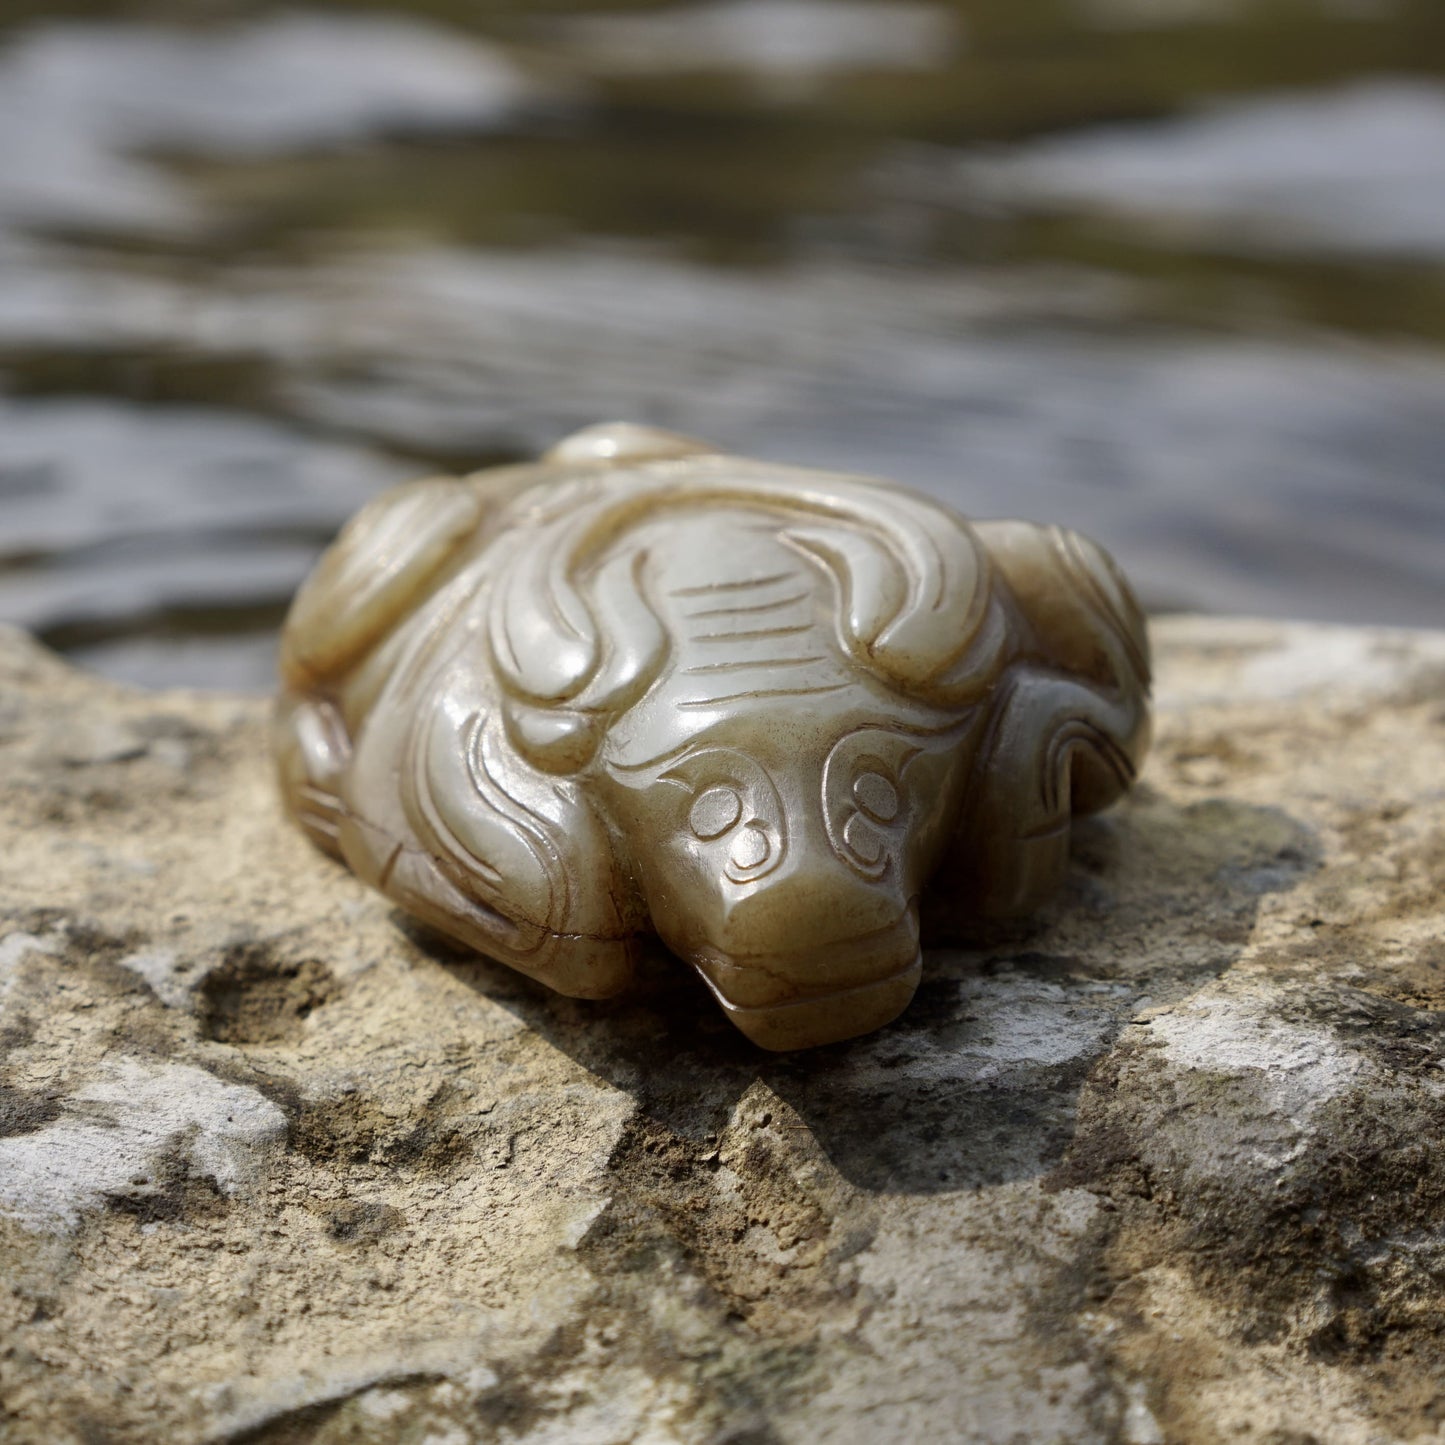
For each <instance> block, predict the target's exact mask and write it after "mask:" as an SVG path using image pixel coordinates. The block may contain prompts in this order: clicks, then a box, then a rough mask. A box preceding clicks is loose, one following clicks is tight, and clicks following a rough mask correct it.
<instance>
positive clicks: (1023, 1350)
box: [0, 618, 1445, 1445]
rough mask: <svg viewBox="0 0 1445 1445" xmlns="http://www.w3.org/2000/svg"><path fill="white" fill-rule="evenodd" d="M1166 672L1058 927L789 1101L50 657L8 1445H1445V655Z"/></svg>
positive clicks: (138, 702) (0, 636)
mask: <svg viewBox="0 0 1445 1445" xmlns="http://www.w3.org/2000/svg"><path fill="white" fill-rule="evenodd" d="M1153 630H1154V641H1155V648H1156V655H1157V661H1158V674H1159V688H1158V699H1159V705H1160V714H1159V726H1158V737H1157V741H1156V745H1155V750H1154V752H1153V754H1152V755H1151V758H1150V760H1149V762H1148V764H1147V766H1146V768H1145V771H1144V774H1143V777H1142V780H1141V784H1140V786H1139V788H1138V790H1137V791H1136V793H1135V795H1134V796H1133V797H1132V798H1131V799H1130V800H1129V801H1127V802H1126V803H1124V804H1123V805H1121V806H1120V807H1119V808H1117V809H1115V810H1114V811H1112V812H1110V813H1108V814H1106V815H1104V816H1103V817H1102V818H1100V819H1097V820H1095V821H1093V822H1091V823H1090V824H1088V825H1087V826H1086V827H1084V828H1083V829H1081V831H1080V834H1079V836H1078V838H1077V840H1076V844H1075V847H1074V850H1073V856H1072V861H1071V866H1070V872H1069V876H1068V880H1067V883H1066V885H1065V888H1064V890H1063V893H1062V895H1061V896H1060V897H1059V898H1058V899H1057V901H1056V902H1055V903H1054V904H1052V905H1051V906H1050V907H1049V909H1048V910H1047V911H1046V912H1044V913H1043V914H1042V915H1040V916H1039V917H1038V918H1036V919H1034V920H1033V921H1031V922H1030V923H1028V924H1027V925H1021V926H1019V927H1017V928H1014V929H1013V930H1012V931H1008V932H1002V931H1001V932H1000V933H999V935H998V936H997V937H996V938H992V939H990V940H989V942H988V946H981V947H979V948H977V949H975V950H973V951H969V952H962V951H950V952H942V953H936V954H930V955H928V956H927V957H926V958H925V974H924V981H923V984H922V987H921V988H920V991H919V995H918V997H917V998H916V999H915V1001H914V1003H913V1004H912V1006H911V1007H910V1009H909V1010H908V1011H907V1012H906V1013H905V1014H904V1015H903V1017H902V1018H901V1019H899V1020H898V1022H896V1023H895V1024H893V1025H891V1026H890V1027H888V1028H887V1029H885V1030H883V1031H881V1032H880V1033H878V1034H876V1035H873V1036H870V1037H868V1038H865V1039H861V1040H858V1041H856V1042H852V1043H847V1044H839V1045H834V1046H830V1047H827V1048H824V1049H820V1050H816V1051H814V1052H812V1053H808V1054H800V1055H783V1056H774V1055H768V1054H765V1053H763V1052H761V1051H759V1050H757V1049H756V1048H754V1047H753V1046H752V1045H750V1044H748V1042H747V1041H746V1040H745V1039H743V1038H742V1037H741V1036H739V1035H738V1034H737V1033H736V1031H735V1030H733V1029H732V1028H731V1026H730V1025H729V1024H728V1023H727V1022H726V1020H725V1019H723V1018H722V1017H721V1015H720V1014H718V1012H717V1011H716V1009H715V1008H714V1007H713V1005H712V1002H711V1000H710V999H709V998H708V996H707V995H706V994H705V993H704V992H703V990H702V988H701V986H700V985H698V984H697V983H695V982H694V981H693V980H692V979H691V977H690V976H689V975H688V974H687V973H686V972H685V971H684V970H682V969H681V968H677V967H673V968H669V967H667V966H666V965H665V964H664V963H662V962H660V961H659V962H655V963H654V965H653V966H652V968H651V971H650V973H649V975H648V977H647V979H646V981H645V982H646V986H645V987H644V989H643V990H642V992H641V993H640V994H638V995H634V996H628V997H624V998H620V999H616V1000H612V1001H608V1002H601V1003H589V1002H585V1001H579V1000H567V999H562V998H559V997H557V996H555V995H553V994H551V993H549V992H548V991H546V990H545V989H543V988H541V987H539V986H537V985H534V984H532V983H530V982H529V981H528V980H526V979H525V978H523V977H521V976H520V975H518V974H516V973H515V972H513V971H512V970H509V969H506V968H504V967H501V966H494V965H491V964H488V963H485V962H477V961H473V960H470V959H467V958H464V957H462V956H461V955H459V954H457V953H453V952H449V951H447V950H446V949H444V948H442V947H440V946H439V945H437V944H436V943H434V942H432V941H429V940H427V939H425V938H423V937H422V936H421V935H420V934H416V933H414V932H411V931H409V930H408V928H407V926H406V925H405V923H404V921H403V920H402V919H401V918H400V917H399V915H397V914H396V913H394V912H393V911H392V910H391V908H390V905H388V903H387V902H386V901H385V900H384V899H383V898H381V897H380V896H378V895H375V894H372V893H370V892H369V891H367V890H366V889H365V888H364V887H363V886H362V885H361V884H359V883H358V882H357V881H356V880H355V879H354V878H352V877H351V876H350V875H349V874H348V873H347V872H346V871H345V870H344V869H343V868H341V867H340V866H339V865H337V864H335V863H332V862H330V861H329V860H327V859H326V858H324V857H322V856H321V855H319V854H317V853H316V852H315V851H314V850H313V849H311V848H310V847H309V846H308V845H307V843H306V842H305V840H304V839H303V838H301V837H300V836H299V834H297V833H296V832H295V830H294V829H292V828H291V827H289V826H288V825H287V824H286V823H285V821H284V819H283V818H282V817H281V813H280V808H279V804H278V802H277V800H276V798H275V795H274V789H273V786H272V781H271V774H270V764H269V760H268V756H267V747H266V719H265V705H264V704H263V703H261V702H258V701H252V700H246V699H237V698H230V697H225V696H218V695H206V694H182V693H166V694H143V693H136V692H128V691H125V690H122V689H119V688H116V687H113V686H111V685H109V684H106V683H102V682H99V681H96V680H94V679H92V678H89V677H86V676H84V675H81V674H79V673H76V672H74V671H72V670H71V669H69V668H68V667H66V666H65V665H64V664H63V663H61V662H59V661H58V660H57V659H55V658H53V657H51V656H50V655H48V654H46V653H44V652H43V651H41V650H40V649H38V648H36V647H35V646H34V645H33V644H31V643H30V642H28V641H27V640H26V639H25V638H23V637H21V636H20V635H18V634H15V633H0V1048H3V1055H0V1411H3V1415H0V1418H3V1419H4V1421H5V1425H4V1429H3V1432H0V1433H3V1436H4V1438H5V1439H6V1441H7V1445H8V1442H9V1441H11V1440H14V1441H17V1442H22V1445H30V1442H36V1445H38V1442H45V1445H51V1442H62V1441H71V1440H74V1441H84V1440H95V1439H105V1440H114V1441H118V1442H132V1441H134V1442H140V1441H153V1440H166V1441H220V1440H233V1441H239V1440H247V1441H252V1442H258V1441H261V1442H280V1441H283V1440H286V1441H292V1440H296V1441H302V1440H304V1441H307V1442H311V1445H341V1442H343V1441H344V1442H353V1441H378V1442H380V1441H397V1440H405V1441H414V1442H418V1445H420V1442H429V1445H466V1442H470V1441H492V1440H503V1441H514V1440H515V1441H526V1442H529V1445H536V1442H544V1441H559V1442H560V1441H566V1442H569V1445H570V1442H579V1441H597V1442H613V1441H616V1442H623V1441H639V1442H642V1441H645V1442H668V1441H679V1442H687V1445H692V1442H699V1445H701V1442H717V1445H721V1442H723V1441H729V1442H733V1445H743V1442H765V1441H766V1442H773V1441H777V1442H788V1445H792V1442H799V1445H802V1442H809V1445H811V1442H815V1441H843V1442H851V1441H869V1442H871V1441H877V1440H882V1439H890V1440H891V1439H899V1440H904V1439H906V1440H925V1439H926V1440H944V1441H968V1442H995V1441H997V1442H1002V1441H1011V1440H1015V1439H1026V1440H1029V1441H1031V1442H1032V1441H1041V1442H1047V1441H1059V1442H1065V1441H1068V1442H1075V1441H1085V1442H1088V1441H1100V1442H1103V1441H1115V1440H1123V1441H1129V1442H1135V1445H1142V1442H1146V1441H1190V1442H1194V1441H1206V1442H1207V1441H1214V1440H1233V1439H1238V1438H1245V1437H1244V1433H1243V1432H1244V1431H1245V1430H1246V1428H1248V1430H1250V1431H1252V1436H1250V1437H1248V1438H1255V1439H1259V1440H1273V1441H1276V1442H1283V1441H1286V1440H1289V1441H1302V1440H1304V1439H1308V1438H1311V1437H1312V1438H1314V1439H1315V1440H1318V1441H1330V1442H1336V1441H1340V1442H1361V1445H1364V1442H1370V1445H1375V1442H1384V1441H1394V1440H1407V1439H1408V1440H1419V1439H1428V1438H1432V1434H1433V1433H1436V1432H1437V1431H1438V1421H1439V1418H1440V1416H1441V1412H1442V1396H1441V1392H1440V1385H1439V1381H1440V1380H1441V1379H1442V1378H1445V1360H1442V1349H1441V1344H1440V1341H1441V1338H1442V1326H1445V1320H1442V1305H1441V1293H1440V1289H1439V1285H1438V1281H1439V1279H1440V1278H1441V1273H1442V1271H1445V1243H1442V1237H1441V1234H1440V1220H1441V1218H1442V1211H1445V1162H1442V1154H1441V1150H1440V1147H1439V1140H1440V1139H1441V1138H1442V1137H1445V1072H1442V1068H1441V1064H1442V1057H1445V1056H1442V1052H1441V1043H1442V1027H1441V1019H1442V1006H1445V952H1442V938H1445V888H1442V877H1445V637H1442V636H1441V635H1440V634H1429V633H1404V632H1391V633H1386V632H1375V631H1364V630H1354V629H1341V628H1318V627H1309V626H1303V625H1300V626H1294V625H1278V624H1263V623H1254V622H1242V621H1232V620H1211V619H1196V618H1170V619H1164V620H1162V621H1160V622H1158V623H1156V624H1155V626H1154V629H1153Z"/></svg>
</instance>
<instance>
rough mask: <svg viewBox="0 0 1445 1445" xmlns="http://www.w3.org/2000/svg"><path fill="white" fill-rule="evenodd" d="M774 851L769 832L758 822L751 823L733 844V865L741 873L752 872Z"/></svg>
mask: <svg viewBox="0 0 1445 1445" xmlns="http://www.w3.org/2000/svg"><path fill="white" fill-rule="evenodd" d="M772 851H773V845H772V844H771V843H769V842H768V835H767V833H766V832H765V831H764V830H763V829H762V828H760V827H759V826H758V825H757V824H756V823H750V824H748V826H747V827H746V828H744V829H743V830H742V832H741V833H739V834H738V840H737V842H736V843H734V844H733V852H732V865H733V867H734V868H735V869H737V871H738V872H739V873H751V872H753V871H754V870H755V869H758V868H761V867H762V866H763V864H764V863H766V862H767V861H768V857H769V855H770V854H771V853H772Z"/></svg>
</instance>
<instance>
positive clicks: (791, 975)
mask: <svg viewBox="0 0 1445 1445" xmlns="http://www.w3.org/2000/svg"><path fill="white" fill-rule="evenodd" d="M282 676H283V683H284V688H283V694H282V697H281V701H280V705H279V709H278V714H277V731H276V738H277V742H276V747H277V755H278V761H279V767H280V776H281V785H282V790H283V792H284V795H285V799H286V803H287V805H288V807H289V809H290V811H291V813H292V814H293V815H294V817H295V818H296V820H297V821H298V822H299V823H300V825H301V826H302V827H303V828H304V829H305V830H306V831H307V832H308V833H309V834H310V836H311V837H312V838H313V839H314V840H315V841H316V842H317V843H318V844H319V845H320V846H321V847H322V848H324V849H326V850H327V851H328V852H329V853H332V854H334V855H335V856H337V857H339V858H341V859H344V860H345V862H346V863H347V864H348V865H349V866H350V867H351V868H352V869H353V870H354V871H355V872H356V873H357V875H358V876H359V877H361V878H363V879H364V880H365V881H366V882H367V883H369V884H371V885H372V886H373V887H375V888H379V889H380V890H381V891H382V892H383V893H385V894H386V895H387V896H388V897H390V898H392V899H394V900H395V901H396V902H397V903H398V904H399V905H400V906H401V907H402V908H403V909H405V910H407V911H408V912H410V913H412V914H414V915H416V916H417V917H418V918H420V919H422V920H424V921H425V922H426V923H428V924H430V925H432V926H433V927H435V928H437V929H439V930H441V931H442V932H443V933H445V934H448V935H450V936H451V937H452V938H454V939H458V940H460V941H461V942H462V943H464V944H466V945H468V946H470V947H472V948H475V949H477V950H479V951H480V952H482V953H485V954H488V955H490V956H492V957H493V958H497V959H501V960H503V961H504V962H506V963H508V964H511V965H512V966H513V967H514V968H518V969H521V970H522V971H523V972H524V973H528V974H530V975H531V976H532V977H534V978H537V979H540V980H541V981H542V982H543V983H545V984H548V985H549V986H550V987H552V988H554V989H556V990H558V991H559V992H561V993H564V994H571V995H574V996H576V997H579V998H605V997H608V996H610V995H613V994H616V993H618V992H619V991H620V990H622V989H625V988H626V987H627V985H628V983H629V981H630V979H631V978H632V976H633V971H634V965H635V960H636V958H637V955H638V952H639V950H640V949H641V948H642V947H643V946H645V944H646V941H647V940H648V938H649V937H650V936H652V935H656V936H657V937H659V938H661V940H662V942H663V943H665V944H666V945H667V947H668V948H669V949H671V950H672V951H673V952H674V953H675V954H677V955H678V956H679V957H680V958H682V959H685V960H686V961H687V962H688V963H690V964H691V965H692V966H693V967H694V968H695V969H696V970H697V971H698V973H699V974H700V975H701V976H702V978H703V979H704V980H705V981H706V983H707V985H708V986H709V988H710V989H711V990H712V993H713V995H714V996H715V997H716V999H717V1001H718V1003H719V1004H720V1005H721V1006H722V1008H723V1009H724V1010H725V1011H726V1012H727V1015H728V1017H729V1018H731V1019H732V1021H733V1022H734V1023H735V1024H736V1025H737V1026H738V1028H740V1029H741V1030H742V1031H743V1032H744V1033H745V1034H746V1035H747V1036H748V1037H749V1038H751V1039H753V1040H754V1041H755V1042H756V1043H758V1044H761V1045H762V1046H763V1047H764V1048H769V1049H792V1048H804V1047H807V1046H810V1045H814V1044H823V1043H829V1042H832V1041H834V1040H837V1039H845V1038H850V1037H852V1036H853V1035H856V1034H861V1033H866V1032H868V1031H869V1030H871V1029H876V1028H878V1027H880V1026H881V1025H883V1024H886V1023H887V1022H888V1021H889V1020H890V1019H892V1018H894V1017H896V1016H897V1015H898V1014H899V1013H900V1012H901V1011H902V1010H903V1009H904V1008H905V1007H906V1005H907V1004H908V1001H909V999H910V998H911V997H912V995H913V992H914V989H915V988H916V987H917V984H918V979H919V973H920V967H921V958H920V953H919V928H920V923H919V919H920V907H921V905H926V906H924V908H923V912H924V913H925V915H926V917H927V920H928V927H929V930H930V933H931V934H933V935H936V936H937V938H938V939H939V940H942V939H945V938H947V937H949V936H950V935H957V934H960V933H964V934H966V932H967V930H968V927H969V925H970V924H971V923H972V922H974V921H975V920H978V919H983V918H996V917H999V916H1002V915H1011V914H1017V913H1021V912H1024V911H1027V910H1029V909H1032V908H1034V907H1035V906H1036V905H1038V904H1039V903H1040V902H1041V901H1043V900H1044V899H1045V898H1046V896H1047V895H1048V894H1049V893H1050V891H1051V890H1053V889H1054V888H1055V887H1056V886H1057V885H1058V883H1059V882H1060V879H1061V877H1062V875H1063V872H1064V868H1065V864H1066V860H1067V855H1068V846H1069V828H1070V820H1071V818H1072V817H1073V815H1074V814H1075V813H1081V812H1084V813H1087V812H1093V811H1094V810H1096V809H1099V808H1103V807H1105V806H1107V805H1108V804H1109V803H1111V802H1113V801H1114V800H1115V799H1116V798H1118V797H1119V795H1120V794H1121V793H1122V792H1123V791H1124V790H1125V789H1126V788H1127V787H1128V786H1129V784H1130V782H1131V780H1132V779H1133V777H1134V774H1135V770H1136V769H1137V767H1138V766H1139V763H1140V760H1141V759H1142V757H1143V754H1144V751H1145V749H1146V748H1147V746H1148V737H1149V714H1148V686H1149V655H1148V642H1147V637H1146V634H1145V626H1144V619H1143V617H1142V615H1141V613H1140V610H1139V607H1138V604H1137V603H1136V601H1135V599H1134V597H1133V595H1132V593H1131V592H1130V590H1129V586H1128V583H1127V582H1126V581H1125V580H1124V578H1123V576H1122V574H1121V573H1120V571H1119V569H1118V567H1117V566H1115V564H1114V562H1113V561H1112V560H1111V559H1110V557H1109V556H1108V555H1107V554H1106V553H1105V552H1104V551H1103V549H1102V548H1100V547H1099V546H1097V545H1096V544H1095V543H1093V542H1090V541H1089V540H1088V539H1087V538H1085V537H1082V536H1080V535H1078V534H1077V533H1074V532H1069V531H1065V530H1062V529H1060V528H1057V527H1041V526H1035V525H1033V524H1031V523H1025V522H967V521H965V520H964V519H963V518H962V517H960V516H958V515H957V514H955V513H954V512H952V511H950V510H948V509H947V508H945V507H943V506H941V505H939V504H938V503H936V502H933V501H929V500H927V499H926V498H924V497H921V496H917V495H915V494H913V493H911V492H907V491H903V490H901V489H899V488H896V487H893V486H890V485H888V484H886V483H884V482H880V481H874V480H871V479H868V478H865V477H855V476H846V475H841V474H838V473H833V472H821V471H809V470H803V469H800V468H794V467H786V466H775V465H772V464H769V463H763V462H755V461H747V460H743V459H741V458H738V457H732V456H725V455H722V454H720V453H718V452H715V451H712V450H710V449H709V448H707V447H705V446H703V445H701V444H700V443H697V442H692V441H689V440H687V439H685V438H682V437H677V436H673V435H670V434H668V433H664V432H658V431H653V430H649V429H646V428H642V427H635V426H627V425H621V424H616V425H609V426H601V427H593V428H590V429H588V430H586V431H583V432H580V433H578V434H577V435H575V436H573V437H570V438H568V439H567V440H566V441H564V442H562V443H561V444H560V445H559V446H557V447H555V448H553V450H552V451H550V452H548V453H547V454H546V456H544V457H543V458H542V460H541V461H540V462H538V463H536V464H535V465H530V466H516V467H502V468H498V469H494V470H491V471H485V472H479V473H477V474H476V475H474V476H470V477H466V478H463V479H461V480H456V479H450V478H448V479H426V480H422V481H416V482H411V483H409V484H407V485H405V486H401V487H397V488H395V489H394V490H392V491H390V492H387V493H385V494H383V495H381V496H379V497H377V498H376V499H375V500H374V501H373V502H371V503H370V504H369V505H368V506H367V507H366V508H365V509H364V510H363V511H361V512H360V513H359V514H358V515H357V516H356V517H355V518H354V519H353V520H352V521H351V522H350V523H349V524H348V525H347V527H346V528H345V530H344V531H343V532H342V533H341V536H340V537H339V539H338V540H337V541H336V543H335V544H334V545H333V546H332V547H331V549H330V550H329V551H328V552H327V553H326V554H325V556H324V557H323V558H322V559H321V562H320V563H319V565H318V566H317V568H316V570H315V572H314V573H313V574H312V576H311V577H310V578H309V579H308V580H307V582H306V583H305V585H304V586H303V587H302V589H301V591H300V593H299V594H298V595H297V597H296V600H295V603H294V605H293V606H292V609H291V614H290V617H289V618H288V620H287V623H286V628H285V632H284V635H283V640H282ZM925 889H926V890H927V891H926V892H925Z"/></svg>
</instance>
